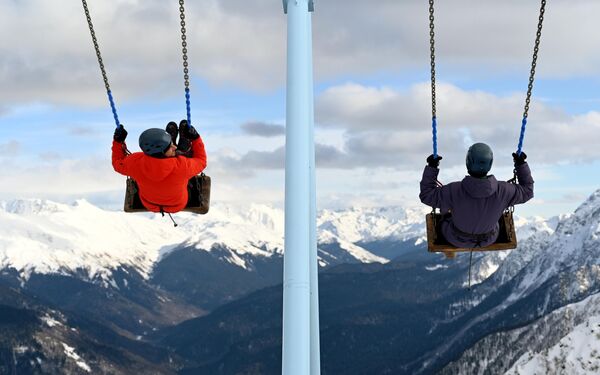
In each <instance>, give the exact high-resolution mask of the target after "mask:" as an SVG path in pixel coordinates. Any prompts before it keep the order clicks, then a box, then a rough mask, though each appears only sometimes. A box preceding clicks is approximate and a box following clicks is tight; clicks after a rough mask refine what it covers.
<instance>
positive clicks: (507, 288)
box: [441, 190, 600, 374]
mask: <svg viewBox="0 0 600 375" xmlns="http://www.w3.org/2000/svg"><path fill="white" fill-rule="evenodd" d="M599 292H600V190H598V191H596V192H595V193H594V194H592V195H591V196H590V197H589V198H588V199H587V200H586V201H585V202H583V204H581V205H580V206H579V208H578V209H577V210H576V211H575V212H574V213H573V214H572V215H566V216H563V217H561V218H560V220H558V222H557V226H556V230H555V231H554V233H553V234H551V235H547V234H546V233H536V234H534V235H532V236H531V237H530V238H528V239H527V240H526V241H525V242H524V243H522V245H521V246H520V248H519V251H515V252H512V253H510V254H509V255H508V256H507V257H506V259H505V261H504V262H503V263H502V264H501V266H500V267H499V268H498V270H497V272H495V273H494V274H493V275H492V276H491V277H490V278H489V279H487V280H486V281H485V282H484V283H482V284H481V285H479V286H478V287H477V288H475V290H474V291H473V294H472V295H470V296H465V297H464V298H462V299H461V300H460V301H456V302H455V303H454V304H453V307H454V308H453V309H452V313H451V316H452V318H451V319H452V320H453V321H455V320H458V319H461V318H462V319H464V317H465V316H470V317H471V319H470V320H469V321H468V322H467V323H465V324H463V325H462V326H461V328H460V329H459V330H458V333H457V334H456V335H455V336H454V337H453V339H452V340H450V341H449V342H448V343H446V344H445V346H444V347H443V348H442V349H441V352H442V353H443V352H444V351H450V348H451V347H452V346H453V345H458V343H459V342H461V341H464V340H469V339H468V337H469V336H472V333H473V332H474V331H478V330H483V331H486V330H490V331H492V330H493V331H501V333H499V334H492V335H491V336H488V337H486V338H483V339H482V340H480V341H479V342H477V343H475V344H474V345H473V346H472V347H471V349H469V350H468V351H467V352H465V353H464V354H463V355H462V356H461V357H460V358H459V359H458V360H456V361H455V362H453V363H452V364H451V365H449V366H448V367H447V368H446V369H445V370H444V372H442V374H455V373H461V371H467V370H466V369H470V370H469V372H472V373H479V372H481V371H484V370H485V371H491V372H490V373H504V372H505V371H507V370H508V369H509V367H507V366H509V365H511V364H512V363H513V361H516V360H517V359H518V358H519V357H521V356H522V355H525V354H527V353H528V352H530V351H532V352H531V353H530V354H527V357H526V358H531V359H532V360H534V359H535V358H537V359H540V358H541V357H540V356H539V355H538V354H535V353H543V355H544V356H545V355H546V354H547V355H548V356H554V358H559V357H560V356H562V355H563V354H564V353H567V354H568V353H572V352H569V351H568V350H567V349H566V348H565V347H564V345H566V343H563V344H562V345H563V347H562V349H564V351H563V352H561V351H560V350H558V349H556V350H558V351H553V350H555V348H554V349H553V347H554V345H556V344H557V343H558V342H559V341H560V340H561V339H562V338H565V340H567V341H568V340H569V339H568V338H567V336H569V335H570V334H573V335H575V336H576V335H578V334H579V333H575V331H577V330H579V328H577V329H575V328H574V327H575V326H576V325H579V324H584V323H585V322H586V320H589V323H590V324H592V323H593V321H594V319H595V318H593V317H594V316H595V315H597V312H598V307H597V306H598V301H599V300H598V297H597V295H598V293H599ZM586 298H587V300H586ZM582 300H586V301H588V302H586V303H582V305H576V306H575V307H569V306H567V305H570V304H573V303H576V302H578V301H582ZM563 306H566V307H563ZM573 309H575V310H573ZM569 311H591V313H590V314H588V315H586V316H584V317H583V318H580V319H578V320H577V321H576V322H575V323H573V322H571V323H568V322H564V321H562V320H564V319H563V318H561V319H555V320H554V321H551V320H552V319H553V316H563V317H564V316H567V315H568V314H567V313H566V312H569ZM553 314H557V315H553ZM561 314H562V315H561ZM565 314H567V315H565ZM580 315H582V314H580ZM584 315H585V314H584ZM545 321H551V323H549V324H548V328H547V329H546V331H545V332H546V333H544V329H543V324H545V323H544V322H545ZM566 323H568V324H566ZM516 326H525V328H523V329H522V330H521V331H517V332H519V333H518V334H517V336H516V337H518V338H519V339H518V340H516V339H515V340H514V341H513V342H506V341H505V340H504V339H500V338H502V337H504V336H506V337H510V333H506V332H510V331H511V329H512V328H514V327H516ZM577 332H579V331H577ZM527 335H529V336H531V337H532V338H531V340H529V341H528V340H527V339H525V337H527ZM572 337H573V336H572ZM572 337H571V338H572ZM521 338H523V340H521ZM542 338H543V339H542ZM592 339H593V338H592ZM596 339H597V336H596ZM503 340H504V341H503ZM534 341H535V344H534V343H533V342H534ZM498 342H501V344H498ZM560 345H561V344H559V349H560V348H561V346H560ZM577 350H579V349H577ZM551 351H552V354H548V353H550V352H551ZM473 353H476V354H473ZM561 353H563V354H561ZM565 355H566V354H565ZM593 356H596V354H593V355H592V357H593ZM547 358H550V357H547ZM563 359H564V361H566V362H568V361H570V360H571V359H570V357H568V356H567V357H564V358H563ZM576 359H577V358H576ZM577 360H579V359H577ZM525 361H526V359H524V358H521V360H520V362H519V363H521V364H523V365H524V366H527V368H529V366H532V364H531V363H530V364H527V365H525ZM589 361H590V363H594V361H595V359H594V358H589ZM539 363H541V362H538V364H539ZM572 365H573V366H576V365H577V364H576V363H572ZM551 370H552V368H549V371H551ZM515 371H516V370H515ZM560 371H562V370H561V369H558V373H570V372H560ZM513 373H514V372H513ZM521 373H526V372H521ZM539 373H547V372H546V371H541V372H539ZM573 373H577V372H573ZM582 373H585V372H582Z"/></svg>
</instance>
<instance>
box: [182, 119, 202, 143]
mask: <svg viewBox="0 0 600 375" xmlns="http://www.w3.org/2000/svg"><path fill="white" fill-rule="evenodd" d="M179 134H181V135H182V136H184V137H185V138H187V139H189V140H190V141H195V140H196V139H198V138H200V134H198V132H197V131H196V129H194V127H193V126H188V122H187V120H181V122H180V123H179Z"/></svg>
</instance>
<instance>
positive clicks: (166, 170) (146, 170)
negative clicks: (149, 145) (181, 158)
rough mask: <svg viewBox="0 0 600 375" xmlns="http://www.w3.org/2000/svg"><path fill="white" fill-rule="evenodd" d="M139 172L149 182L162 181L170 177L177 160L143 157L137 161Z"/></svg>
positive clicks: (172, 158)
mask: <svg viewBox="0 0 600 375" xmlns="http://www.w3.org/2000/svg"><path fill="white" fill-rule="evenodd" d="M139 166H140V170H141V171H142V173H143V174H144V176H146V178H148V179H149V180H151V181H155V182H158V181H162V180H164V179H165V178H167V176H168V175H170V174H171V173H172V172H173V170H174V169H175V167H176V166H177V158H175V157H171V158H164V159H159V158H154V157H152V156H148V155H144V156H142V158H141V159H140V160H139Z"/></svg>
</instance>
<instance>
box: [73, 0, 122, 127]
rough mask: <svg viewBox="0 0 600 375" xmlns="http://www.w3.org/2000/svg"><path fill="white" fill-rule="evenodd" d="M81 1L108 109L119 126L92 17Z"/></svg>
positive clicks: (84, 2)
mask: <svg viewBox="0 0 600 375" xmlns="http://www.w3.org/2000/svg"><path fill="white" fill-rule="evenodd" d="M81 3H82V4H83V10H84V11H85V18H87V22H88V27H89V29H90V34H91V35H92V43H94V49H95V50H96V58H97V59H98V65H100V72H101V73H102V79H103V80H104V87H105V88H106V94H107V95H108V102H109V104H110V109H111V110H112V114H113V118H114V119H115V125H116V126H117V127H119V126H120V124H121V122H120V121H119V115H118V114H117V106H116V105H115V101H114V99H113V95H112V92H111V91H110V85H109V84H108V78H107V76H106V70H104V63H103V62H102V56H101V55H100V46H98V40H97V39H96V33H95V32H94V25H93V24H92V17H91V16H90V11H89V9H88V6H87V2H86V1H85V0H81Z"/></svg>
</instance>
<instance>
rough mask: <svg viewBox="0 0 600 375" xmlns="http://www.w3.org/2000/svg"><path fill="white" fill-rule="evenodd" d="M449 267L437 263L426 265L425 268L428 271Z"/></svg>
mask: <svg viewBox="0 0 600 375" xmlns="http://www.w3.org/2000/svg"><path fill="white" fill-rule="evenodd" d="M445 268H448V266H446V265H443V264H436V265H435V266H426V267H425V269H426V270H427V271H435V270H439V269H445Z"/></svg>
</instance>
